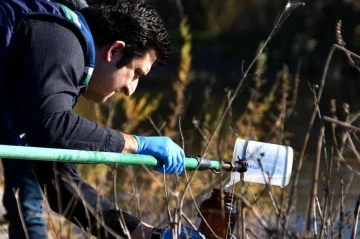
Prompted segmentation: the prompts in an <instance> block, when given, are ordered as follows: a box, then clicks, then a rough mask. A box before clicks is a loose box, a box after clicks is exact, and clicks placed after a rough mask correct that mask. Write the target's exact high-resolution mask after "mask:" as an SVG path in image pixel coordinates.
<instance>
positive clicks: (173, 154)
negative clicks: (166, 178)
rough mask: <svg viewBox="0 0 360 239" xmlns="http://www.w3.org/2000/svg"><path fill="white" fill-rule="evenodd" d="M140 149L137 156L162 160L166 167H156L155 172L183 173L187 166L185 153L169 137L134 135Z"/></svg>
mask: <svg viewBox="0 0 360 239" xmlns="http://www.w3.org/2000/svg"><path fill="white" fill-rule="evenodd" d="M134 137H135V139H136V141H137V143H138V149H137V151H136V153H137V154H148V155H151V156H154V157H155V158H157V159H160V160H161V161H162V162H163V165H165V169H164V167H163V165H159V166H156V167H154V170H156V171H158V172H161V173H164V170H165V173H179V174H180V173H182V171H183V169H184V166H185V153H184V150H182V148H180V147H179V145H177V144H176V143H174V141H172V140H171V139H170V138H169V137H162V136H149V137H144V136H137V135H134Z"/></svg>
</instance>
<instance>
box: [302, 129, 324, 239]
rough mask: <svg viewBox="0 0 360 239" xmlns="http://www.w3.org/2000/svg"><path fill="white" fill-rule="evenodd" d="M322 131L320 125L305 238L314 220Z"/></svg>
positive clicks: (307, 236)
mask: <svg viewBox="0 0 360 239" xmlns="http://www.w3.org/2000/svg"><path fill="white" fill-rule="evenodd" d="M324 133H325V128H324V127H321V129H320V135H319V140H318V147H317V153H316V161H315V167H314V172H313V184H312V190H311V198H310V206H309V212H308V218H307V224H306V233H305V238H310V237H311V236H310V235H311V224H312V222H313V220H314V218H313V215H314V211H315V198H316V196H317V187H318V180H319V169H320V158H321V150H322V146H323V137H324Z"/></svg>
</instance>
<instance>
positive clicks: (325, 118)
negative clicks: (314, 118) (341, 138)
mask: <svg viewBox="0 0 360 239" xmlns="http://www.w3.org/2000/svg"><path fill="white" fill-rule="evenodd" d="M323 119H324V120H325V121H328V122H330V123H334V124H337V125H340V126H342V127H345V128H347V129H351V130H354V131H357V132H359V131H360V128H359V127H356V126H353V125H351V124H349V123H346V122H343V121H339V120H336V119H333V118H330V117H328V116H323Z"/></svg>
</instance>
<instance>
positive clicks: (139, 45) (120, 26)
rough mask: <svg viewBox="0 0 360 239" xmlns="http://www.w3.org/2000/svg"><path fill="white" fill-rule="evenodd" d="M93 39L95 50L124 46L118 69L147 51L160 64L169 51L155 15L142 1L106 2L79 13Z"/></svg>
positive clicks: (164, 31) (159, 20) (161, 27)
mask: <svg viewBox="0 0 360 239" xmlns="http://www.w3.org/2000/svg"><path fill="white" fill-rule="evenodd" d="M80 12H81V13H82V14H83V16H84V17H85V19H86V22H87V23H88V25H89V27H90V30H91V33H92V34H93V36H94V41H95V45H96V47H98V48H99V47H103V46H105V45H106V44H111V43H113V42H114V41H117V40H121V41H124V42H125V44H126V45H125V48H124V57H123V59H121V61H120V62H118V64H117V66H118V67H119V68H120V67H122V66H124V65H126V64H128V63H130V62H131V61H132V60H133V59H134V58H136V57H142V56H144V55H145V53H146V52H147V51H149V50H151V49H153V50H155V51H156V53H157V61H156V63H160V64H164V63H165V61H166V58H167V57H168V55H169V51H170V40H169V35H168V32H167V30H166V29H165V24H164V22H163V20H162V18H161V17H160V15H159V14H158V12H157V11H156V10H155V9H154V8H153V7H152V6H151V5H150V4H148V3H146V2H145V1H138V0H110V1H109V0H108V1H106V2H105V3H100V4H94V5H91V6H90V7H86V8H83V9H81V10H80Z"/></svg>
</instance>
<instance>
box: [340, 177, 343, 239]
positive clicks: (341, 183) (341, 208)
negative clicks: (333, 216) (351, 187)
mask: <svg viewBox="0 0 360 239" xmlns="http://www.w3.org/2000/svg"><path fill="white" fill-rule="evenodd" d="M340 192H341V198H340V200H341V204H340V226H339V239H342V230H343V227H344V181H343V179H341V180H340Z"/></svg>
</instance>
